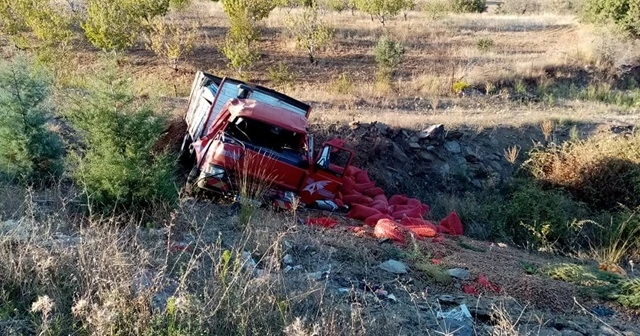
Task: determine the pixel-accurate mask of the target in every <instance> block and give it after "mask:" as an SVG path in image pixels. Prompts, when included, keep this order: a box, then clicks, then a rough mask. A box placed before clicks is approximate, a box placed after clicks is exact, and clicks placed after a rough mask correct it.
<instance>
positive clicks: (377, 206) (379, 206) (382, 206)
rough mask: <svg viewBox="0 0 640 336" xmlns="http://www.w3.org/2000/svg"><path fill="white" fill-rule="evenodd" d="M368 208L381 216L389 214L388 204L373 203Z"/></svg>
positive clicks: (382, 202) (381, 202)
mask: <svg viewBox="0 0 640 336" xmlns="http://www.w3.org/2000/svg"><path fill="white" fill-rule="evenodd" d="M369 207H371V208H374V209H376V210H378V211H380V212H381V213H383V214H387V213H389V204H387V202H384V201H373V202H372V203H371V204H369Z"/></svg>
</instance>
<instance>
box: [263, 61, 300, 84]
mask: <svg viewBox="0 0 640 336" xmlns="http://www.w3.org/2000/svg"><path fill="white" fill-rule="evenodd" d="M267 77H268V78H269V80H270V81H271V82H272V83H273V86H274V87H276V88H281V89H284V88H288V87H292V86H293V85H294V84H295V82H296V75H295V74H294V73H293V72H291V70H290V69H289V67H288V66H287V65H286V64H285V63H283V62H279V63H278V64H277V65H274V66H271V67H269V68H267Z"/></svg>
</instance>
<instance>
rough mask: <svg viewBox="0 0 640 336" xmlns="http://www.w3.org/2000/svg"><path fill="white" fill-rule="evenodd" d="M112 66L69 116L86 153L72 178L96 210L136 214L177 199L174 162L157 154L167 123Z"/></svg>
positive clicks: (96, 76)
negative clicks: (131, 211)
mask: <svg viewBox="0 0 640 336" xmlns="http://www.w3.org/2000/svg"><path fill="white" fill-rule="evenodd" d="M113 63H115V62H109V64H108V65H106V66H105V67H104V68H103V69H101V70H100V72H97V73H95V74H94V75H93V76H92V77H91V78H90V79H89V80H88V83H87V87H86V88H85V93H84V94H82V95H81V96H79V97H76V98H77V99H76V100H75V106H74V107H73V108H72V109H70V111H68V113H67V117H68V119H69V120H70V121H71V122H72V124H73V126H74V127H75V128H76V129H77V130H78V131H79V134H80V135H81V137H82V140H83V143H84V147H85V149H84V150H82V151H80V152H79V153H76V154H75V155H72V163H73V164H74V166H75V171H74V172H73V177H74V178H75V180H76V181H77V183H78V184H79V185H80V186H81V187H82V190H84V191H85V193H86V197H87V199H88V201H89V204H90V205H92V206H96V207H97V208H98V209H105V208H106V209H112V208H113V207H124V208H129V209H137V207H145V206H149V205H153V204H158V203H164V202H173V201H175V199H176V197H177V189H176V185H175V182H174V175H173V174H174V166H175V162H174V160H173V159H172V158H171V157H170V156H169V155H168V154H167V153H165V152H164V149H155V148H154V146H155V145H156V142H157V141H158V139H159V137H160V135H161V133H162V132H163V130H164V128H165V119H164V118H163V117H160V116H157V115H155V114H154V112H153V108H152V106H150V105H149V104H147V103H143V102H140V101H139V100H138V99H136V97H135V96H134V95H133V94H132V90H131V84H130V83H129V81H128V80H127V79H124V78H122V77H120V76H118V74H117V72H116V70H115V69H116V67H115V64H113Z"/></svg>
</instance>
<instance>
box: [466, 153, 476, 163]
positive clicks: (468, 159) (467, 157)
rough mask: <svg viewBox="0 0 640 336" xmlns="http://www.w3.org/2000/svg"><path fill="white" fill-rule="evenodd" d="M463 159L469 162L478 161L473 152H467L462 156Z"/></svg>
mask: <svg viewBox="0 0 640 336" xmlns="http://www.w3.org/2000/svg"><path fill="white" fill-rule="evenodd" d="M464 159H465V160H467V162H469V163H478V162H480V159H478V157H477V156H476V155H475V154H467V155H465V156H464Z"/></svg>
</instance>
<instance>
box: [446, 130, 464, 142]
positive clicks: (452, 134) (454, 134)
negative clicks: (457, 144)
mask: <svg viewBox="0 0 640 336" xmlns="http://www.w3.org/2000/svg"><path fill="white" fill-rule="evenodd" d="M463 135H464V133H462V132H460V131H449V132H447V135H446V136H445V139H447V140H459V139H460V138H462V136H463Z"/></svg>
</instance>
